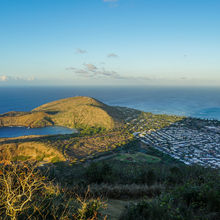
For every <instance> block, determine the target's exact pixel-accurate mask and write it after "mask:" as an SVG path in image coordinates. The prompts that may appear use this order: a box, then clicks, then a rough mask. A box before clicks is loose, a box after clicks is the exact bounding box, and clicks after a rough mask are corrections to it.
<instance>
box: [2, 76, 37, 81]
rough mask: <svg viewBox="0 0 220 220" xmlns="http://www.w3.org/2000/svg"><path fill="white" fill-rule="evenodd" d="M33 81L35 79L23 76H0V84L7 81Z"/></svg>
mask: <svg viewBox="0 0 220 220" xmlns="http://www.w3.org/2000/svg"><path fill="white" fill-rule="evenodd" d="M33 80H35V77H33V76H30V77H23V76H6V75H1V76H0V82H8V81H33Z"/></svg>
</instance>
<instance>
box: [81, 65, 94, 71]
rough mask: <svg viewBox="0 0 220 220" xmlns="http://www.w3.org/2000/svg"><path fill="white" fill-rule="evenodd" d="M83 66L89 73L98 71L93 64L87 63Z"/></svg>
mask: <svg viewBox="0 0 220 220" xmlns="http://www.w3.org/2000/svg"><path fill="white" fill-rule="evenodd" d="M83 65H84V66H85V67H86V68H87V70H88V71H95V70H97V67H96V66H95V65H93V64H91V63H88V64H87V63H85V64H83Z"/></svg>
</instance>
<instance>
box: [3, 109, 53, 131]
mask: <svg viewBox="0 0 220 220" xmlns="http://www.w3.org/2000/svg"><path fill="white" fill-rule="evenodd" d="M51 125H53V122H52V121H51V120H50V116H49V115H48V114H46V113H45V112H32V113H29V112H8V113H6V114H2V115H0V127H7V126H25V127H30V128H36V127H45V126H51Z"/></svg>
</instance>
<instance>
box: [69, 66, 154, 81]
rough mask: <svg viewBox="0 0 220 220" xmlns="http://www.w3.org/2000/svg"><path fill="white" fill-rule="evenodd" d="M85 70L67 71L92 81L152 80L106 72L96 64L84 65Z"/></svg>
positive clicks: (71, 68)
mask: <svg viewBox="0 0 220 220" xmlns="http://www.w3.org/2000/svg"><path fill="white" fill-rule="evenodd" d="M83 66H84V69H83V68H75V67H69V68H66V70H70V71H73V72H74V73H75V74H76V76H78V77H80V78H87V79H88V78H90V79H114V80H141V81H143V80H144V81H145V80H151V78H149V77H133V76H122V75H120V74H119V73H117V72H116V71H113V70H106V69H105V68H102V67H101V68H100V67H97V66H95V65H94V64H91V63H89V64H83Z"/></svg>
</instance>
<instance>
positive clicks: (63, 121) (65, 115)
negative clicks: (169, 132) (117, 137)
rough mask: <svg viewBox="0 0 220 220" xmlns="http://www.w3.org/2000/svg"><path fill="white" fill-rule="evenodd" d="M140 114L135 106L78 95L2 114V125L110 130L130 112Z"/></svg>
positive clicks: (122, 121) (0, 123) (0, 119)
mask: <svg viewBox="0 0 220 220" xmlns="http://www.w3.org/2000/svg"><path fill="white" fill-rule="evenodd" d="M139 113H140V111H138V110H134V109H128V108H123V107H112V106H109V105H106V104H104V103H102V102H100V101H98V100H96V99H94V98H91V97H85V96H77V97H71V98H65V99H61V100H58V101H53V102H50V103H47V104H44V105H42V106H39V107H37V108H35V109H33V110H32V111H30V112H15V111H13V112H8V113H5V114H1V115H0V127H6V126H24V127H30V128H40V127H46V126H54V125H56V126H64V127H69V128H85V127H102V128H105V129H107V130H108V129H112V128H116V127H118V126H120V125H121V124H123V123H124V121H125V120H126V118H128V117H129V115H130V114H132V115H134V114H135V115H136V114H139Z"/></svg>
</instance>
